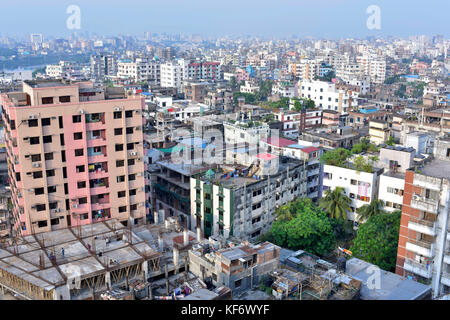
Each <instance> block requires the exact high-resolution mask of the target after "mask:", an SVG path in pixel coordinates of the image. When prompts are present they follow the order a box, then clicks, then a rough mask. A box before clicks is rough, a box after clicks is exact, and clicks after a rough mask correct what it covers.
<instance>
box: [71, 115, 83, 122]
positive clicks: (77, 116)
mask: <svg viewBox="0 0 450 320" xmlns="http://www.w3.org/2000/svg"><path fill="white" fill-rule="evenodd" d="M72 122H73V123H78V122H81V115H76V116H72Z"/></svg>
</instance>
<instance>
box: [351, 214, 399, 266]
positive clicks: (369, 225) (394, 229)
mask: <svg viewBox="0 0 450 320" xmlns="http://www.w3.org/2000/svg"><path fill="white" fill-rule="evenodd" d="M400 218H401V212H400V211H396V212H393V213H381V214H379V215H375V216H372V217H370V218H369V219H368V220H367V222H366V223H364V224H363V225H361V226H360V227H359V229H358V233H357V236H356V238H355V240H354V242H353V246H351V247H350V251H352V253H353V256H354V257H356V258H359V259H362V260H364V261H367V262H370V263H373V264H375V265H377V266H379V267H380V268H381V269H383V270H387V271H394V270H395V264H396V260H397V246H398V237H399V230H400Z"/></svg>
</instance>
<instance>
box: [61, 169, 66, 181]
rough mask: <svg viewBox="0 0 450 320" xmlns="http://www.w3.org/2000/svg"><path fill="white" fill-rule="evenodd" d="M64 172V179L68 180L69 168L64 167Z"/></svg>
mask: <svg viewBox="0 0 450 320" xmlns="http://www.w3.org/2000/svg"><path fill="white" fill-rule="evenodd" d="M62 172H63V178H64V179H67V168H66V167H63V168H62Z"/></svg>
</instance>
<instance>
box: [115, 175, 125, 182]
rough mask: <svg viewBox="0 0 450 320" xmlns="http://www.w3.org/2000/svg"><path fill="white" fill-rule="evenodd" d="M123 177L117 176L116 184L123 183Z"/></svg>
mask: <svg viewBox="0 0 450 320" xmlns="http://www.w3.org/2000/svg"><path fill="white" fill-rule="evenodd" d="M124 181H125V176H117V182H124Z"/></svg>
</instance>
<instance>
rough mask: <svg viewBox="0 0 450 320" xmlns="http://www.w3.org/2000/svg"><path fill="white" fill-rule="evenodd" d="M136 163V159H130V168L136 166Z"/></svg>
mask: <svg viewBox="0 0 450 320" xmlns="http://www.w3.org/2000/svg"><path fill="white" fill-rule="evenodd" d="M135 162H136V161H135V160H134V159H128V166H134V164H135Z"/></svg>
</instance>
